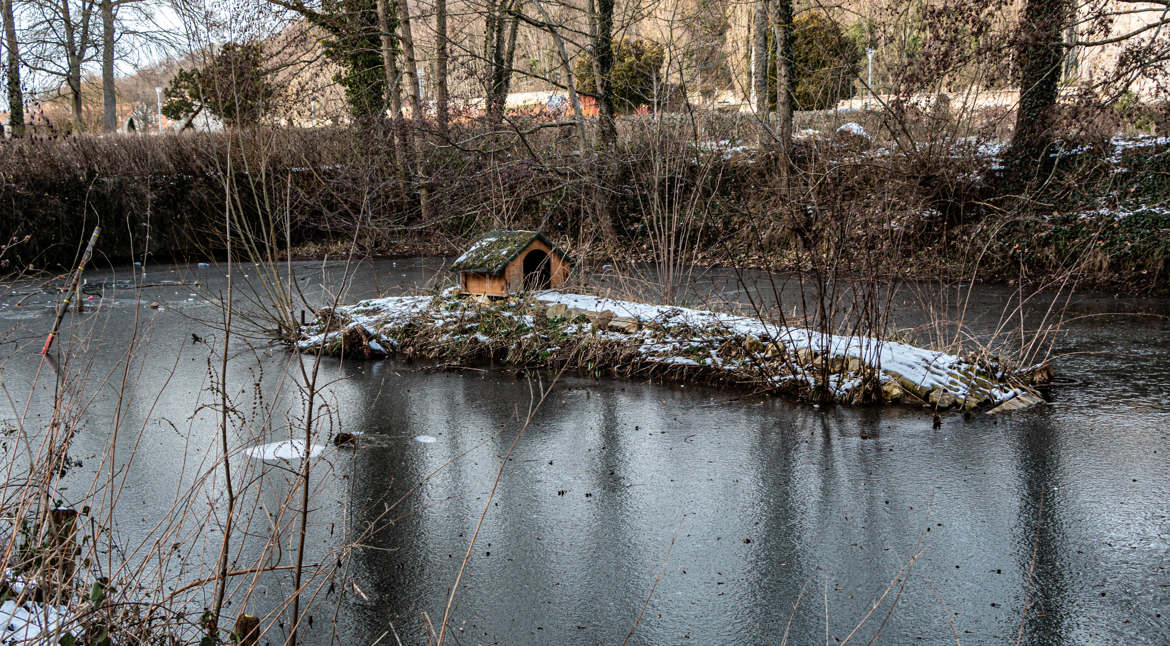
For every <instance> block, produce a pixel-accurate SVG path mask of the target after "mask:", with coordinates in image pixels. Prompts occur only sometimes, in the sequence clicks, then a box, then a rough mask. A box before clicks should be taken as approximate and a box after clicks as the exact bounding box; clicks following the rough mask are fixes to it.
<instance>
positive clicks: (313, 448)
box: [247, 440, 325, 461]
mask: <svg viewBox="0 0 1170 646" xmlns="http://www.w3.org/2000/svg"><path fill="white" fill-rule="evenodd" d="M324 450H325V447H323V446H321V445H320V444H310V445H309V450H308V454H309V457H310V458H315V457H317V456H318V455H321V452H322V451H324ZM247 453H248V456H249V457H252V458H255V459H257V460H290V461H291V460H301V459H304V457H305V441H304V440H284V441H283V442H273V443H271V444H264V445H261V446H253V447H251V448H249V449H247Z"/></svg>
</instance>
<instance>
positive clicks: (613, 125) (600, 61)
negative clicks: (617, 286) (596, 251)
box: [589, 0, 618, 245]
mask: <svg viewBox="0 0 1170 646" xmlns="http://www.w3.org/2000/svg"><path fill="white" fill-rule="evenodd" d="M589 4H590V8H591V9H592V8H593V5H594V1H593V0H590V3H589ZM613 5H614V0H596V11H595V12H591V13H593V14H594V16H595V18H594V20H593V60H594V61H595V62H594V66H595V70H596V74H595V76H596V78H597V81H596V90H597V106H598V113H599V114H598V131H599V133H598V134H599V135H600V138H601V145H602V149H603V151H604V152H603V154H604V158H603V159H601V160H600V163H598V165H597V167H598V179H597V184H598V186H597V199H596V202H597V217H598V224H599V225H600V228H601V233H602V235H603V236H604V237H605V240H606V242H607V243H609V244H611V245H613V244H615V243H616V242H617V232H616V231H615V230H614V226H613V201H612V200H611V199H610V193H611V192H612V191H613V189H614V184H616V183H617V168H618V166H617V121H616V115H615V111H614V101H613V83H612V78H613Z"/></svg>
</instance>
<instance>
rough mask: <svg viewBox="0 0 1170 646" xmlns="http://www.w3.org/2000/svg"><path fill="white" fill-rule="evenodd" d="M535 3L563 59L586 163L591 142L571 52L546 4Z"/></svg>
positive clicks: (566, 84)
mask: <svg viewBox="0 0 1170 646" xmlns="http://www.w3.org/2000/svg"><path fill="white" fill-rule="evenodd" d="M534 1H535V2H536V9H537V11H539V12H540V17H541V18H543V19H544V24H546V25H548V33H549V34H551V35H552V37H553V41H554V42H556V44H557V53H558V54H560V57H561V67H563V68H564V69H565V87H566V88H568V91H569V105H571V106H572V108H573V115H574V116H575V117H576V118H577V147H578V151H579V152H580V154H581V161H582V163H583V162H584V161H585V153H586V151H587V150H588V148H589V141H588V139H587V137H586V134H585V113H584V111H583V110H582V109H581V97H579V96H577V82H576V80H575V79H574V78H573V64H572V62H571V61H570V60H569V51H568V48H566V47H565V39H564V38H561V34H560V33H559V32H558V31H557V30H556V29H554V28H553V25H552V17H551V16H549V14H548V11H546V10H545V8H544V4H543V3H541V1H540V0H534Z"/></svg>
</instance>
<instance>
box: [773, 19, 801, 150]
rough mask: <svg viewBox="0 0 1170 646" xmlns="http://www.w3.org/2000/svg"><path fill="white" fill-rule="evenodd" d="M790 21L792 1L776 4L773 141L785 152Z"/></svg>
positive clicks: (792, 78)
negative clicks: (774, 136) (774, 131)
mask: <svg viewBox="0 0 1170 646" xmlns="http://www.w3.org/2000/svg"><path fill="white" fill-rule="evenodd" d="M792 17H793V13H792V0H776V31H775V36H774V37H775V39H776V139H777V143H778V144H780V149H781V150H783V151H785V152H787V151H788V150H789V149H790V148H791V147H792V112H793V105H792V96H793V94H794V93H795V90H796V71H795V70H794V69H793V67H794V61H793V52H792Z"/></svg>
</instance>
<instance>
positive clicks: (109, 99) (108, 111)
mask: <svg viewBox="0 0 1170 646" xmlns="http://www.w3.org/2000/svg"><path fill="white" fill-rule="evenodd" d="M101 11H102V130H103V131H105V132H114V131H115V130H117V129H118V92H117V88H116V87H115V85H114V0H101Z"/></svg>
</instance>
